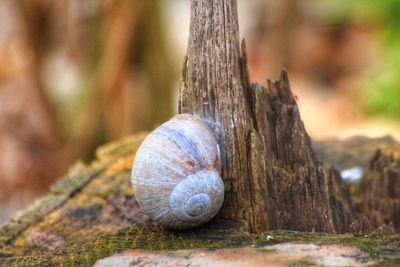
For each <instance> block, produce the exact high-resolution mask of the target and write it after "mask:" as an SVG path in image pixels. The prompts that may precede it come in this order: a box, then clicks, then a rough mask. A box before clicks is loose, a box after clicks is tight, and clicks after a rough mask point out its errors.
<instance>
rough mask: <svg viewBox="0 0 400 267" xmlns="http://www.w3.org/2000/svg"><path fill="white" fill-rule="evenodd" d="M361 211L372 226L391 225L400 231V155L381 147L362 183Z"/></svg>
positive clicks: (371, 161) (372, 159)
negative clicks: (385, 150) (390, 152)
mask: <svg viewBox="0 0 400 267" xmlns="http://www.w3.org/2000/svg"><path fill="white" fill-rule="evenodd" d="M360 192H361V199H362V206H361V214H362V215H364V216H367V218H368V219H369V221H370V223H371V227H372V228H377V227H381V226H382V225H384V224H386V225H391V226H392V227H393V228H394V230H395V231H396V232H399V231H400V158H399V157H398V156H397V157H395V155H394V154H389V155H387V154H383V153H382V152H381V151H380V150H377V151H376V153H375V155H374V156H373V157H372V158H371V160H370V163H369V168H368V171H367V173H366V175H365V177H364V178H363V180H362V182H361V185H360Z"/></svg>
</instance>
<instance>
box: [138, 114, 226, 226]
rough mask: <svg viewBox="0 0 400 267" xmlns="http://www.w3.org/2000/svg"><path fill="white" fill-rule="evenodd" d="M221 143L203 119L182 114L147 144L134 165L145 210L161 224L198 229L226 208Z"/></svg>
mask: <svg viewBox="0 0 400 267" xmlns="http://www.w3.org/2000/svg"><path fill="white" fill-rule="evenodd" d="M220 172H221V162H220V155H219V150H218V144H217V141H216V139H215V136H214V134H213V132H212V131H211V129H209V127H208V126H207V125H206V124H205V123H204V122H203V121H202V120H201V119H200V118H198V117H196V116H193V115H188V114H181V115H177V116H175V117H173V118H172V119H171V120H169V121H168V122H166V123H164V124H163V125H161V126H160V127H158V128H157V129H156V130H154V131H153V132H152V133H150V134H149V135H148V136H147V137H146V139H145V140H144V141H143V143H142V145H141V146H140V148H139V149H138V151H137V153H136V156H135V159H134V161H133V166H132V186H133V189H134V192H135V197H136V200H137V201H138V203H139V205H140V207H141V208H142V209H143V210H144V211H145V212H146V213H147V214H148V215H149V216H150V217H151V218H153V219H154V220H156V221H157V222H159V223H160V224H162V225H164V226H166V227H169V228H176V229H183V228H190V227H195V226H198V225H200V224H203V223H205V222H207V221H209V220H210V219H211V218H213V217H214V216H215V215H216V214H217V212H218V211H219V209H220V208H221V206H222V202H223V199H224V184H223V181H222V179H221V177H220Z"/></svg>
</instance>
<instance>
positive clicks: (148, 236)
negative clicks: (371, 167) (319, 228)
mask: <svg viewBox="0 0 400 267" xmlns="http://www.w3.org/2000/svg"><path fill="white" fill-rule="evenodd" d="M268 235H270V236H272V237H273V238H274V240H270V239H268V238H267V236H268ZM289 241H290V242H306V243H307V242H314V243H316V244H347V245H355V246H357V247H359V248H361V249H362V250H363V251H365V252H368V253H369V254H370V255H371V256H372V257H373V258H375V259H376V260H382V261H380V262H379V263H385V264H387V266H392V265H390V264H394V263H397V264H399V263H400V261H399V255H398V254H399V253H400V252H399V247H400V243H399V242H400V236H399V235H394V236H365V235H352V234H345V235H335V234H324V233H299V232H292V231H272V232H268V233H265V234H262V235H249V234H246V233H237V232H235V231H234V230H218V231H215V230H211V229H197V230H192V231H184V232H175V231H169V230H166V229H164V228H162V227H160V226H139V225H138V226H133V227H130V228H126V229H121V230H119V231H117V232H115V233H112V234H106V235H102V236H100V237H97V238H95V239H93V240H91V241H88V242H85V243H83V244H80V245H76V244H75V245H68V246H66V247H64V248H62V249H60V250H58V251H56V252H55V253H53V254H43V255H38V256H35V257H15V258H8V259H3V261H2V260H0V264H21V263H24V262H26V261H27V260H30V264H42V263H46V264H48V265H58V264H63V265H90V264H93V263H94V262H95V261H96V260H98V259H100V258H104V257H107V256H109V255H112V254H114V253H118V252H121V251H123V250H126V249H135V248H141V249H149V250H176V249H190V248H209V249H216V248H232V247H242V246H249V245H254V246H255V247H260V248H261V247H264V248H265V247H266V246H268V245H273V244H276V243H277V242H289ZM297 263H298V262H296V264H297ZM296 266H299V265H296ZM300 266H304V265H300Z"/></svg>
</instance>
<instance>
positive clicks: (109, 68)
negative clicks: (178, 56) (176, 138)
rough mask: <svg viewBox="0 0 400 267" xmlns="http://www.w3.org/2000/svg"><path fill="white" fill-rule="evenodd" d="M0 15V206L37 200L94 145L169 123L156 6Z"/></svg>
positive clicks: (106, 5)
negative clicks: (4, 154)
mask: <svg viewBox="0 0 400 267" xmlns="http://www.w3.org/2000/svg"><path fill="white" fill-rule="evenodd" d="M0 6H1V10H0V14H1V17H0V25H2V27H1V28H0V87H1V90H0V118H1V122H0V147H1V148H3V151H7V152H6V153H7V155H8V156H7V157H3V158H2V159H0V182H2V183H3V184H4V185H5V186H4V187H3V188H2V189H0V200H2V206H4V203H6V200H7V199H8V200H10V198H11V197H12V196H14V198H13V200H12V202H13V203H10V205H13V206H15V203H19V202H21V201H22V198H24V199H26V200H25V201H24V202H23V203H19V204H17V205H16V206H15V207H19V206H20V205H24V204H25V202H26V201H29V200H30V199H32V198H33V196H35V195H37V194H39V193H43V192H45V191H46V190H47V188H48V185H49V184H50V182H51V181H52V180H53V179H54V178H55V177H57V176H58V175H60V174H61V173H63V172H65V171H66V168H67V167H68V165H69V164H70V163H71V162H73V161H75V160H77V159H79V158H81V159H91V158H92V157H93V151H94V149H95V148H96V147H97V146H98V145H99V144H100V143H104V142H106V141H109V140H112V139H115V138H118V137H121V136H123V135H125V134H128V133H132V132H135V131H139V130H143V129H150V128H152V127H154V126H155V125H156V124H159V123H161V122H163V121H165V120H167V119H168V118H169V117H170V116H171V113H172V105H171V100H172V90H171V88H172V86H173V83H174V82H175V80H174V77H173V76H172V75H170V73H171V71H172V70H173V69H174V68H173V63H172V61H171V60H170V58H169V57H168V50H167V46H166V36H165V33H164V29H163V27H162V22H163V21H162V16H161V11H162V10H161V4H160V1H130V0H122V1H115V0H111V1H93V2H89V1H51V0H33V1H30V0H17V1H11V0H4V1H0ZM71 81H72V82H71ZM154 107H157V108H154ZM3 190H4V191H3ZM21 192H27V193H23V194H22V193H21ZM16 196H21V197H16ZM10 201H11V200H10ZM5 209H6V208H2V207H0V210H5ZM13 209H15V208H13ZM1 216H2V215H1V213H0V219H1Z"/></svg>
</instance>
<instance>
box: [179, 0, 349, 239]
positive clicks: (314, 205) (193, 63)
mask: <svg viewBox="0 0 400 267" xmlns="http://www.w3.org/2000/svg"><path fill="white" fill-rule="evenodd" d="M179 112H180V113H192V114H196V115H199V116H201V117H203V118H204V119H205V120H207V121H209V124H210V126H211V127H213V128H214V130H215V134H216V136H217V138H218V140H219V143H220V148H221V157H222V164H223V168H222V178H223V180H224V183H225V186H226V197H225V204H224V206H223V209H222V212H221V216H220V218H222V219H226V220H231V221H236V222H239V223H241V224H242V226H243V227H244V228H245V229H247V230H249V231H251V232H262V231H265V230H270V229H295V230H302V231H312V230H316V231H335V230H339V231H344V230H346V228H347V223H348V222H350V221H352V219H354V213H353V211H352V205H351V202H350V200H349V197H346V192H345V191H344V189H343V187H341V186H340V183H341V181H340V178H339V177H338V176H337V172H335V171H333V170H329V169H326V168H324V167H323V166H322V165H321V163H319V161H318V160H317V158H316V157H315V155H314V152H313V151H312V148H311V142H310V138H309V137H308V135H307V132H306V130H305V128H304V125H303V122H302V121H301V119H300V114H299V110H298V107H297V104H296V101H295V100H294V98H293V95H292V93H291V90H290V85H289V81H288V77H287V73H286V72H285V71H282V73H281V77H280V80H279V81H277V82H272V81H270V80H268V84H267V87H264V86H262V85H258V84H250V81H249V75H248V71H247V59H246V49H245V45H244V43H243V44H242V49H240V46H239V31H238V17H237V5H236V0H222V1H212V0H192V1H191V21H190V37H189V43H188V51H187V59H186V60H185V64H184V69H183V82H182V86H181V89H180V100H179ZM334 184H336V185H337V186H335V187H334V188H332V187H333V186H334ZM342 202H345V203H342Z"/></svg>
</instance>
